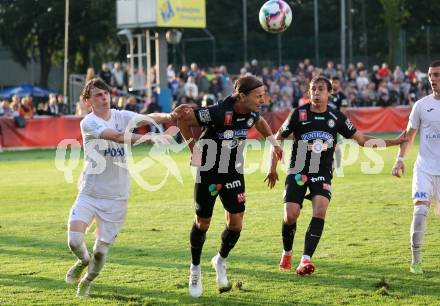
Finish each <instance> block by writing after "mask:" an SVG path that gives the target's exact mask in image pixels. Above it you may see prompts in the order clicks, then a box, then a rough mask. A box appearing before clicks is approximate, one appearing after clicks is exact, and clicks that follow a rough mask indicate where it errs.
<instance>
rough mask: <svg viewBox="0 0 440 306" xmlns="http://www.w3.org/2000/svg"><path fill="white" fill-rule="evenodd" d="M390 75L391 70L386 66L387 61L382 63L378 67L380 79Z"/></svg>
mask: <svg viewBox="0 0 440 306" xmlns="http://www.w3.org/2000/svg"><path fill="white" fill-rule="evenodd" d="M390 75H391V70H390V68H388V64H387V63H382V67H380V69H379V76H380V78H381V79H385V78H388V77H389V76H390Z"/></svg>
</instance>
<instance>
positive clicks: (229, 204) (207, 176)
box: [194, 172, 246, 218]
mask: <svg viewBox="0 0 440 306" xmlns="http://www.w3.org/2000/svg"><path fill="white" fill-rule="evenodd" d="M218 195H220V200H221V201H222V203H223V207H224V208H225V210H226V211H228V212H229V213H231V214H236V213H241V212H244V210H245V202H246V196H245V186H244V176H243V174H240V173H221V174H219V173H212V172H205V173H203V172H202V173H201V174H200V183H196V184H195V186H194V199H195V206H196V214H197V216H199V217H202V218H211V216H212V212H213V210H214V204H215V200H216V199H217V196H218Z"/></svg>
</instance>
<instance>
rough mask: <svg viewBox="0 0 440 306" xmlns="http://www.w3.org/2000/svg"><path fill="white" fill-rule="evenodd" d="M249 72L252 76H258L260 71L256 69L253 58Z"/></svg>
mask: <svg viewBox="0 0 440 306" xmlns="http://www.w3.org/2000/svg"><path fill="white" fill-rule="evenodd" d="M249 72H250V73H251V74H253V75H259V74H260V69H259V67H258V61H257V60H256V59H255V58H254V59H253V60H251V67H250V68H249Z"/></svg>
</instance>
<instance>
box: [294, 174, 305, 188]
mask: <svg viewBox="0 0 440 306" xmlns="http://www.w3.org/2000/svg"><path fill="white" fill-rule="evenodd" d="M295 182H296V184H297V185H298V186H304V184H305V183H306V182H307V175H305V174H301V173H297V174H295Z"/></svg>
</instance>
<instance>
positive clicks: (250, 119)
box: [246, 118, 254, 127]
mask: <svg viewBox="0 0 440 306" xmlns="http://www.w3.org/2000/svg"><path fill="white" fill-rule="evenodd" d="M246 124H247V126H248V127H251V126H252V125H254V118H249V119H248V121H246Z"/></svg>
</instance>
